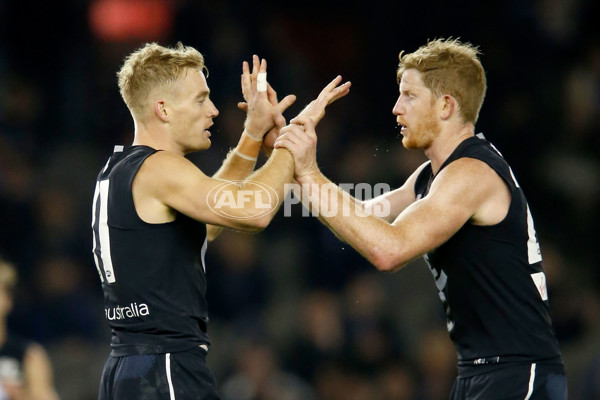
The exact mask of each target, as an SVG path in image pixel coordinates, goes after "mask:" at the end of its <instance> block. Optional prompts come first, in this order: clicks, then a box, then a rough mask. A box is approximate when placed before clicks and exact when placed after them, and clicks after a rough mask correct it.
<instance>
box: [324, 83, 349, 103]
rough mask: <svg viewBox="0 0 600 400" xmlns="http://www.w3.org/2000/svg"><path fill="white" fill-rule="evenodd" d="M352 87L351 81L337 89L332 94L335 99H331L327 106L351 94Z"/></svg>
mask: <svg viewBox="0 0 600 400" xmlns="http://www.w3.org/2000/svg"><path fill="white" fill-rule="evenodd" d="M350 86H352V83H351V82H350V81H348V82H346V83H344V84H343V85H341V86H339V87H337V88H335V89H334V90H333V91H332V92H331V93H332V95H333V97H331V99H330V100H329V101H328V102H327V104H331V103H333V102H334V101H336V100H337V99H340V98H342V97H344V96H345V95H347V94H348V93H350Z"/></svg>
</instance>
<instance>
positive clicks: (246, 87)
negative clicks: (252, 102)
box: [242, 61, 252, 101]
mask: <svg viewBox="0 0 600 400" xmlns="http://www.w3.org/2000/svg"><path fill="white" fill-rule="evenodd" d="M251 90H252V79H251V77H250V67H249V66H248V62H247V61H244V62H243V63H242V95H243V96H244V100H246V101H248V96H249V95H250V91H251Z"/></svg>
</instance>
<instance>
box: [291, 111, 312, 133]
mask: <svg viewBox="0 0 600 400" xmlns="http://www.w3.org/2000/svg"><path fill="white" fill-rule="evenodd" d="M290 123H291V124H293V125H298V126H301V127H302V129H303V130H304V131H305V132H307V133H309V132H308V131H313V132H314V130H315V123H314V121H313V119H312V118H311V117H307V116H304V115H299V116H297V117H295V118H293V119H292V120H291V121H290Z"/></svg>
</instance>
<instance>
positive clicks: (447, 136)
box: [425, 124, 475, 174]
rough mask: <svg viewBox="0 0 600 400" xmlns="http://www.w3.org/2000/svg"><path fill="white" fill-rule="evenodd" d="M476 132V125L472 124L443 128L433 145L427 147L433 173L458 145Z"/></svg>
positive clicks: (426, 152) (426, 150)
mask: <svg viewBox="0 0 600 400" xmlns="http://www.w3.org/2000/svg"><path fill="white" fill-rule="evenodd" d="M474 134H475V127H474V126H473V125H472V124H466V125H461V126H458V127H453V129H445V130H444V129H443V130H442V131H441V132H440V134H439V135H438V137H437V138H435V140H434V141H433V143H432V145H431V146H430V147H429V148H427V149H425V155H426V156H427V158H429V159H430V160H431V169H432V171H433V173H434V174H437V172H438V171H439V169H440V167H441V166H442V164H443V163H444V162H445V161H446V160H447V159H448V157H450V155H451V154H452V152H453V151H454V150H456V148H457V147H458V145H459V144H461V143H462V142H463V141H464V140H465V139H468V138H470V137H472V136H473V135H474Z"/></svg>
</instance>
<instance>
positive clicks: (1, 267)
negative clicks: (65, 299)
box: [0, 256, 58, 400]
mask: <svg viewBox="0 0 600 400" xmlns="http://www.w3.org/2000/svg"><path fill="white" fill-rule="evenodd" d="M16 284H17V271H16V269H15V268H14V267H13V266H12V265H11V264H10V263H9V262H7V261H6V260H4V259H3V258H2V257H1V256H0V399H2V400H24V399H27V400H58V395H57V394H56V391H55V389H54V383H53V376H52V365H51V363H50V360H49V359H48V356H47V354H46V351H45V350H44V348H43V347H42V346H40V345H39V344H37V343H34V342H32V341H30V340H27V339H24V338H22V337H20V336H17V335H15V334H14V333H12V332H11V331H10V330H9V329H8V326H7V321H6V319H7V316H8V314H9V313H10V312H11V310H12V306H13V291H14V289H15V286H16Z"/></svg>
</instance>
